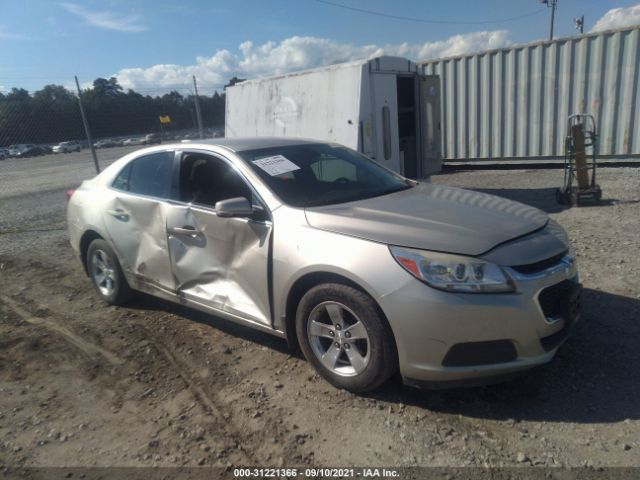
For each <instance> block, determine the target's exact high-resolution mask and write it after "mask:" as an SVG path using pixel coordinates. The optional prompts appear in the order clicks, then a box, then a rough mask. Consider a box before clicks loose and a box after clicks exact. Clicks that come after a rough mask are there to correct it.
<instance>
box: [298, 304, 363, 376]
mask: <svg viewBox="0 0 640 480" xmlns="http://www.w3.org/2000/svg"><path fill="white" fill-rule="evenodd" d="M307 338H308V340H309V344H310V345H311V349H312V351H313V353H314V355H315V356H316V357H317V358H318V360H320V362H321V363H322V364H323V365H324V366H325V368H327V369H328V370H330V371H331V372H333V373H335V374H337V375H340V376H345V377H352V376H355V375H359V374H360V373H362V372H363V371H364V370H365V368H366V367H367V365H368V364H369V359H370V341H369V335H368V333H367V329H366V327H365V325H364V323H363V322H362V321H361V320H360V318H358V316H357V315H356V314H355V313H354V312H353V311H352V310H351V309H350V308H348V307H347V306H345V305H343V304H341V303H339V302H335V301H329V302H322V303H320V304H319V305H317V306H316V307H315V308H314V309H313V310H312V311H311V313H310V315H309V320H308V322H307Z"/></svg>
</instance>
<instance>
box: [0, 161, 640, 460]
mask: <svg viewBox="0 0 640 480" xmlns="http://www.w3.org/2000/svg"><path fill="white" fill-rule="evenodd" d="M63 159H64V157H62V159H60V156H58V157H56V161H57V162H62V160H63ZM70 161H71V157H67V162H68V163H69V162H70ZM23 162H26V161H21V162H20V164H18V163H16V162H14V163H7V162H3V163H2V164H0V179H1V180H0V182H1V186H2V190H1V192H0V204H1V206H2V217H1V218H0V465H10V466H152V465H162V466H175V465H187V466H198V465H222V466H224V465H227V466H231V465H233V466H236V465H259V466H283V465H286V466H292V465H314V466H319V465H329V466H335V465H356V466H358V465H359V466H370V465H396V466H400V465H404V466H426V465H429V466H469V465H479V466H514V465H519V466H522V465H535V466H596V467H600V466H640V460H639V459H640V455H639V454H638V452H640V440H639V439H640V435H639V434H640V403H639V402H638V398H639V397H640V348H639V347H640V340H638V339H639V338H640V324H639V323H638V319H639V318H640V259H639V257H638V255H637V252H638V249H639V247H640V241H639V240H638V238H639V236H638V232H640V215H639V214H638V207H639V205H638V203H639V202H640V170H638V169H632V168H604V169H601V170H600V173H601V175H600V184H601V185H602V187H603V190H604V199H603V201H602V203H601V204H600V205H598V206H591V207H580V208H561V207H559V206H557V205H556V204H555V201H554V196H553V192H554V188H555V187H556V186H557V185H559V183H560V182H561V176H562V174H561V171H560V170H535V171H533V170H517V171H507V170H500V171H490V170H483V171H457V172H453V173H446V174H441V175H438V176H434V177H433V179H432V181H433V182H434V183H446V184H450V185H455V186H461V187H466V188H472V189H477V190H481V191H485V192H490V193H495V194H497V195H503V196H506V197H509V198H512V199H516V200H520V201H522V202H525V203H529V204H531V205H534V206H537V207H540V208H542V209H544V210H546V211H547V212H549V213H550V214H551V216H552V217H554V218H556V219H557V220H558V221H560V223H562V224H563V225H564V226H565V227H566V228H567V230H568V231H569V233H570V236H571V238H572V239H573V242H574V245H575V248H576V251H577V254H578V260H579V264H580V268H581V274H582V280H583V282H584V286H585V294H584V315H583V319H582V321H581V322H580V323H579V324H578V326H577V327H576V329H575V332H574V334H573V336H572V337H571V338H570V339H569V340H568V342H567V343H566V344H565V345H564V347H563V348H562V349H561V350H560V352H559V354H558V355H557V357H556V358H555V360H554V361H553V362H552V363H551V364H549V365H547V366H544V367H542V368H539V369H536V370H534V371H531V372H530V373H528V374H526V375H524V376H521V377H519V378H517V379H515V380H513V381H511V382H508V383H504V384H500V385H495V386H492V387H483V388H476V389H458V390H448V391H424V392H423V391H418V390H413V389H410V388H406V387H403V386H402V385H401V384H400V382H399V380H398V379H397V378H395V379H392V381H390V382H389V383H388V384H387V385H385V386H384V387H383V388H381V389H380V390H379V391H377V392H375V393H374V394H371V395H367V396H357V395H353V394H350V393H346V392H344V391H339V390H336V389H334V388H332V387H331V386H329V385H328V384H327V383H325V382H324V381H323V380H322V379H320V378H319V377H318V376H317V375H316V374H315V373H314V371H313V370H312V368H311V367H310V366H309V365H308V364H307V363H306V362H305V361H303V360H302V359H301V358H299V357H297V356H295V355H292V354H291V353H290V352H289V351H288V349H287V345H286V344H285V343H284V342H283V341H281V340H279V339H276V338H272V337H270V336H268V335H264V334H261V333H257V332H254V331H251V330H248V329H245V328H241V327H238V326H235V325H233V324H231V323H228V322H226V321H224V320H222V319H218V318H214V317H210V316H207V315H204V314H201V313H198V312H195V311H190V310H187V309H185V308H183V307H180V306H177V305H173V304H170V303H167V302H163V301H160V300H157V299H153V298H150V297H141V298H140V299H139V300H138V301H137V302H136V303H134V304H133V305H132V306H131V307H130V308H115V307H108V306H105V305H104V304H102V303H100V302H99V301H98V300H97V299H96V296H95V295H94V293H93V290H92V288H91V286H90V284H89V281H88V279H87V278H86V276H85V275H84V273H83V272H82V270H81V267H80V265H79V263H78V262H77V261H76V260H75V259H74V258H73V257H72V254H71V249H70V247H69V246H68V243H67V239H66V234H65V231H64V203H65V198H64V191H65V189H66V188H68V187H73V186H74V185H76V184H77V183H79V180H80V179H81V176H82V175H90V174H91V163H90V161H88V160H87V159H86V158H85V163H83V165H84V166H83V168H82V169H80V168H77V169H76V168H75V167H74V168H67V169H65V170H62V168H61V167H62V166H63V163H59V164H55V165H54V164H51V165H45V160H44V159H33V161H30V162H31V163H30V164H29V165H30V167H29V169H28V171H24V168H22V169H21V168H20V166H26V165H28V164H27V163H23ZM86 163H89V166H88V167H87V165H86Z"/></svg>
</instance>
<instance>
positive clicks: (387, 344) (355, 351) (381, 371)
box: [296, 283, 398, 392]
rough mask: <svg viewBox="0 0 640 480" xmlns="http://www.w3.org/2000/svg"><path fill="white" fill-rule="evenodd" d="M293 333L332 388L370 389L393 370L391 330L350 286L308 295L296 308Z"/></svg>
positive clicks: (322, 288)
mask: <svg viewBox="0 0 640 480" xmlns="http://www.w3.org/2000/svg"><path fill="white" fill-rule="evenodd" d="M296 333H297V336H298V342H299V343H300V348H301V349H302V352H303V353H304V356H305V358H306V359H307V360H308V361H309V363H311V364H312V365H313V366H314V368H315V369H316V370H317V371H318V373H319V374H320V375H322V376H323V377H324V378H325V379H326V380H327V381H329V383H331V384H332V385H334V386H335V387H338V388H343V389H345V390H349V391H351V392H366V391H370V390H374V389H375V388H377V387H379V386H380V385H382V384H383V383H384V382H385V381H387V380H388V379H389V377H390V376H391V375H393V373H394V372H395V371H396V370H397V364H398V359H397V353H396V349H395V342H394V338H393V333H392V332H391V328H390V327H389V325H388V324H387V322H386V320H385V319H384V317H383V315H382V313H381V312H380V310H379V308H378V307H377V305H376V304H375V302H374V301H373V299H372V298H371V297H369V296H368V295H366V294H365V293H363V292H361V291H360V290H357V289H355V288H353V287H350V286H347V285H343V284H338V283H328V284H322V285H318V286H316V287H314V288H312V289H311V290H309V291H308V292H307V293H306V294H305V295H304V296H303V297H302V300H301V301H300V304H299V305H298V309H297V312H296Z"/></svg>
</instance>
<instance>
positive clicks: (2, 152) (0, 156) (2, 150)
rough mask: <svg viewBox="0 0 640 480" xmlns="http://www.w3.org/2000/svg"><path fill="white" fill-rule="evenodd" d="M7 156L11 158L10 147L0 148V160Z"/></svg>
mask: <svg viewBox="0 0 640 480" xmlns="http://www.w3.org/2000/svg"><path fill="white" fill-rule="evenodd" d="M5 158H9V149H8V148H0V160H4V159H5Z"/></svg>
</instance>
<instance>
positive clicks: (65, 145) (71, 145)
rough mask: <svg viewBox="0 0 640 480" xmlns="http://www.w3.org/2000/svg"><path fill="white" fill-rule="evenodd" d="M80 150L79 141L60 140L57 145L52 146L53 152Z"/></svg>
mask: <svg viewBox="0 0 640 480" xmlns="http://www.w3.org/2000/svg"><path fill="white" fill-rule="evenodd" d="M80 150H82V145H80V142H76V141H75V140H74V141H70V142H60V143H59V144H58V145H56V146H55V147H53V153H71V152H79V151H80Z"/></svg>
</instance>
